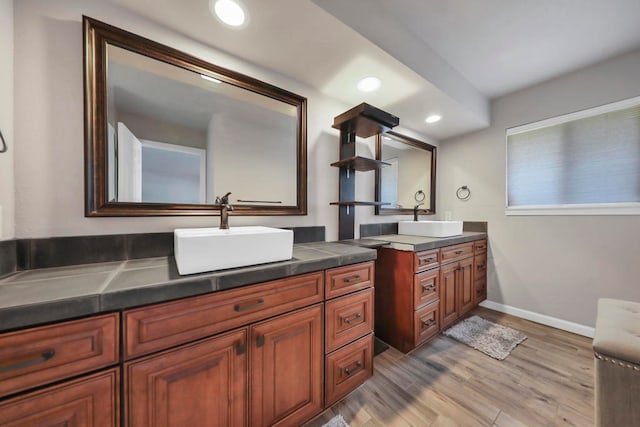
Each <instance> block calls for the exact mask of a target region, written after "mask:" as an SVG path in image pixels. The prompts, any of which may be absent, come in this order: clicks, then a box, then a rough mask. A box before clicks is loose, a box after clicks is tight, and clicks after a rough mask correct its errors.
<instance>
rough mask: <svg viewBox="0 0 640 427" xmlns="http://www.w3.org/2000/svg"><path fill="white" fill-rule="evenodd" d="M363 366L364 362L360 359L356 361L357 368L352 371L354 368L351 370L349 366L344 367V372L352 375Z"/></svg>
mask: <svg viewBox="0 0 640 427" xmlns="http://www.w3.org/2000/svg"><path fill="white" fill-rule="evenodd" d="M361 367H362V363H361V362H360V361H357V362H356V369H354V370H353V371H352V370H351V369H349V368H344V373H345V374H347V375H351V374H353V373H354V372H356V371H357V370H358V369H359V368H361Z"/></svg>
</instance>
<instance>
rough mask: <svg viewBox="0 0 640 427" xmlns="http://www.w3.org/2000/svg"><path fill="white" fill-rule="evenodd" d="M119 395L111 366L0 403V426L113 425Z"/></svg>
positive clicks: (118, 409)
mask: <svg viewBox="0 0 640 427" xmlns="http://www.w3.org/2000/svg"><path fill="white" fill-rule="evenodd" d="M119 395H120V386H119V381H118V370H117V369H111V370H109V371H106V372H101V373H99V374H95V375H91V376H88V377H84V378H80V379H78V380H75V381H70V382H66V383H63V384H58V385H56V386H52V387H47V388H45V389H43V390H38V391H36V392H33V393H28V394H26V395H24V396H20V397H17V398H14V399H10V400H7V401H5V402H2V403H0V425H2V426H7V427H8V426H11V427H33V426H38V427H59V426H82V427H116V426H118V425H119V424H120V405H119V398H118V396H119Z"/></svg>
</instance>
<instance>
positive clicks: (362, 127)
mask: <svg viewBox="0 0 640 427" xmlns="http://www.w3.org/2000/svg"><path fill="white" fill-rule="evenodd" d="M398 123H400V119H399V118H398V117H396V116H394V115H393V114H389V113H387V112H386V111H383V110H381V109H379V108H376V107H374V106H373V105H369V104H367V103H366V102H363V103H362V104H360V105H357V106H355V107H353V108H352V109H350V110H349V111H346V112H344V113H342V114H340V115H339V116H337V117H335V118H334V119H333V126H332V127H333V128H334V129H340V131H341V132H349V133H351V132H353V133H355V134H356V135H357V136H359V137H360V138H369V137H370V136H373V135H376V134H378V133H384V132H387V131H389V130H391V129H393V127H395V126H397V125H398Z"/></svg>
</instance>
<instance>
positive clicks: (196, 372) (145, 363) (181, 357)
mask: <svg viewBox="0 0 640 427" xmlns="http://www.w3.org/2000/svg"><path fill="white" fill-rule="evenodd" d="M246 338H247V330H246V328H243V329H241V330H238V331H234V332H231V333H228V334H225V335H222V336H218V337H214V338H209V339H207V340H204V341H200V342H198V343H195V344H191V345H184V346H182V347H178V348H177V349H174V350H170V351H167V352H164V353H160V354H157V355H153V356H150V357H146V358H144V359H141V360H137V361H134V362H129V363H126V364H125V366H124V370H125V393H126V394H125V411H126V413H125V422H126V425H128V426H131V427H147V426H154V427H192V426H204V425H206V426H208V427H211V426H221V427H222V426H246V425H247V422H246V412H247V397H246V396H247V347H246V343H247V340H246Z"/></svg>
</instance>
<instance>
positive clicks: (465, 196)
mask: <svg viewBox="0 0 640 427" xmlns="http://www.w3.org/2000/svg"><path fill="white" fill-rule="evenodd" d="M456 197H457V198H458V199H460V200H462V201H464V202H466V201H467V200H469V199H470V198H471V190H470V189H469V187H467V186H466V185H463V186H462V187H460V188H458V189H457V190H456Z"/></svg>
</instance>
